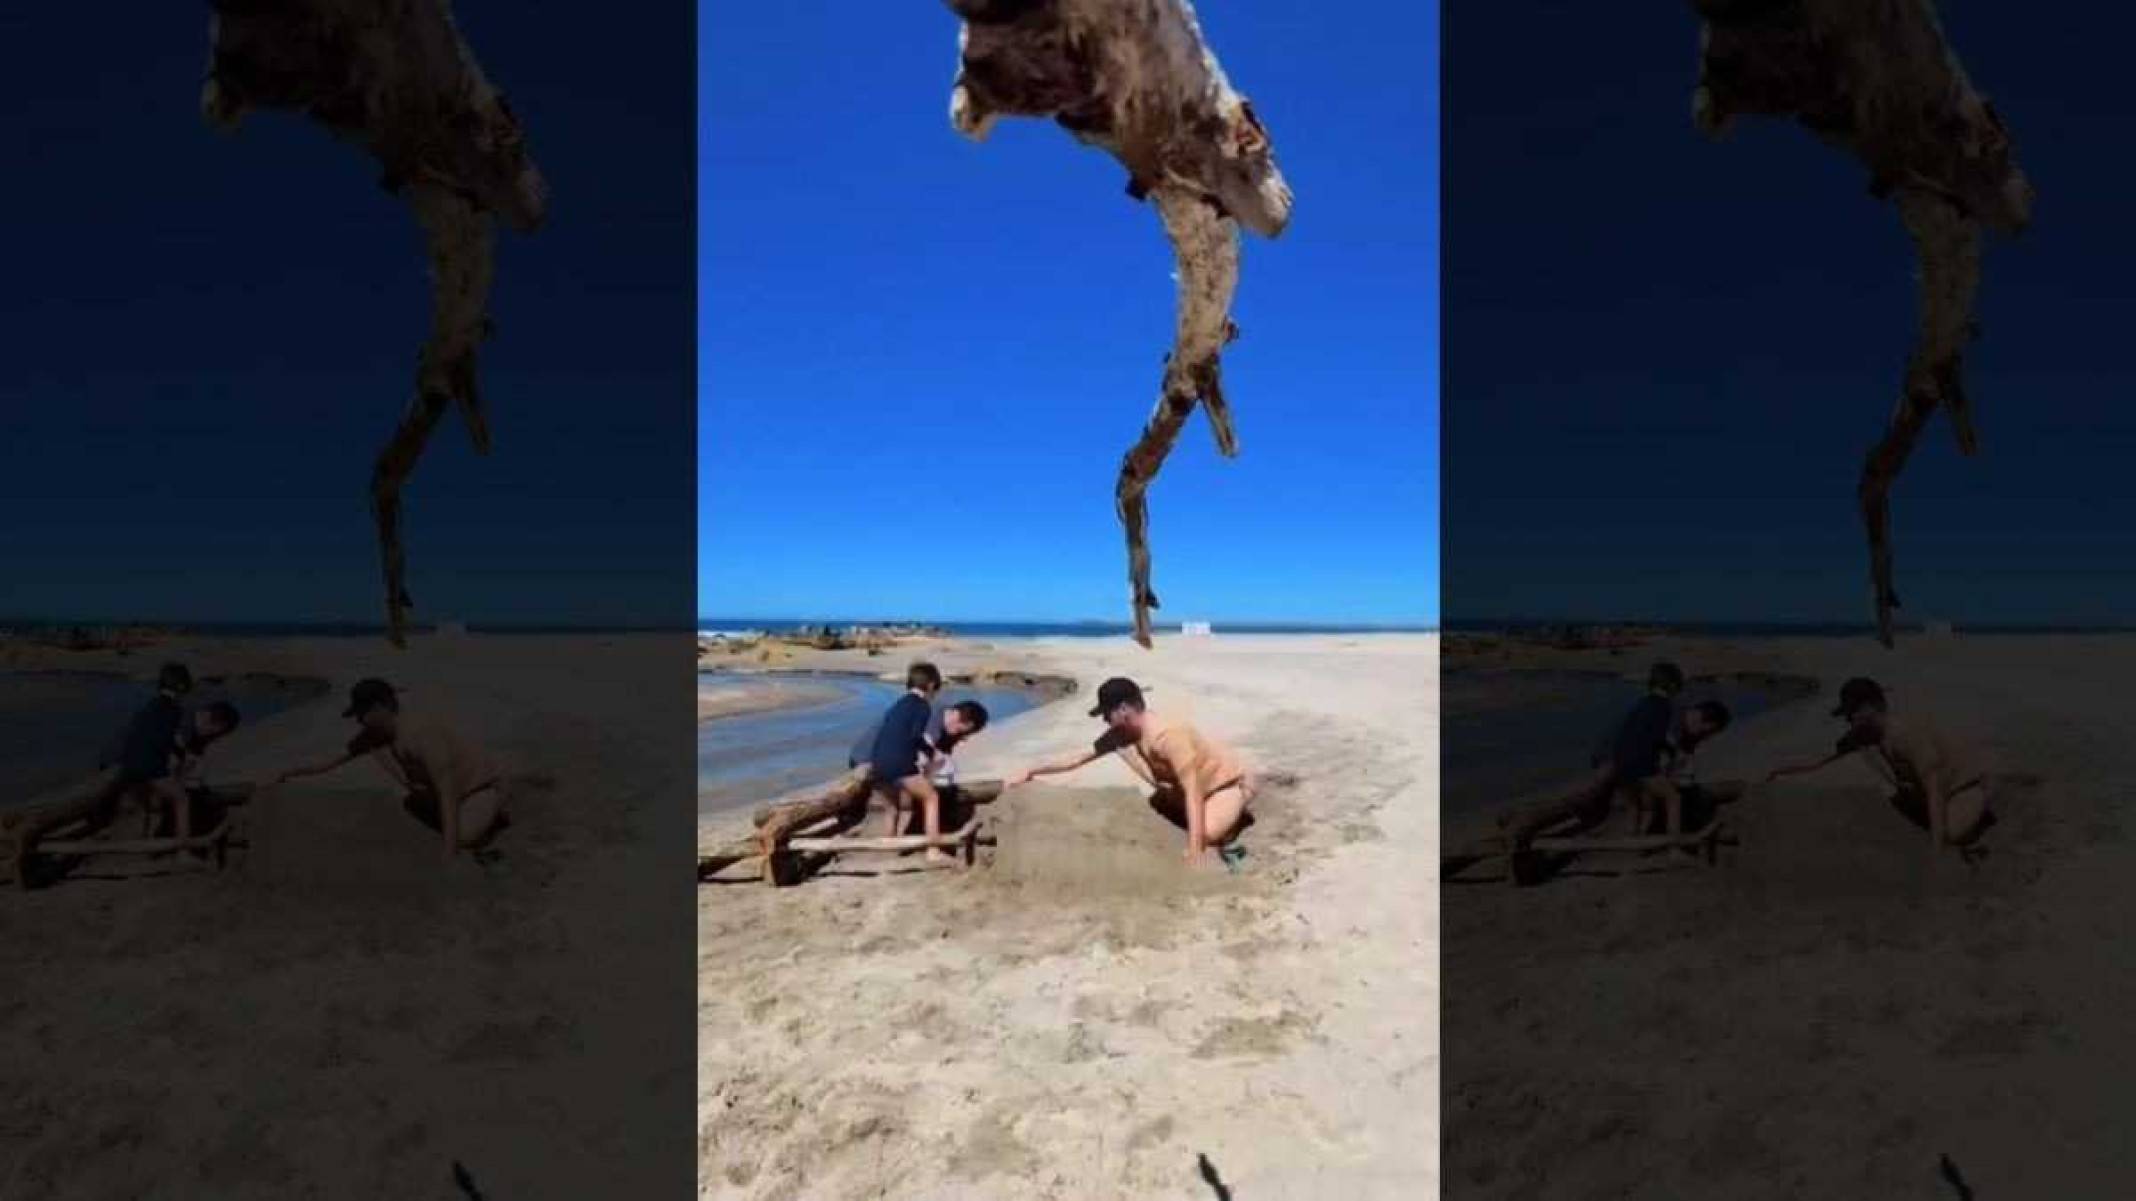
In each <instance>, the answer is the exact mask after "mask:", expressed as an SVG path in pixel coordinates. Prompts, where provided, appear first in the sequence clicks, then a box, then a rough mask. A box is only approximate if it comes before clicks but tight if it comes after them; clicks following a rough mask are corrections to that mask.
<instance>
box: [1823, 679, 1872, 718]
mask: <svg viewBox="0 0 2136 1201" xmlns="http://www.w3.org/2000/svg"><path fill="white" fill-rule="evenodd" d="M1883 703H1884V686H1883V685H1881V684H1879V683H1877V682H1876V681H1875V680H1872V679H1870V678H1869V677H1867V676H1856V677H1854V678H1853V679H1851V680H1848V681H1847V682H1846V683H1845V684H1842V685H1841V686H1840V689H1839V706H1838V707H1837V708H1835V709H1833V710H1832V716H1834V717H1852V716H1854V711H1855V710H1856V709H1860V708H1862V707H1863V706H1865V705H1882V704H1883Z"/></svg>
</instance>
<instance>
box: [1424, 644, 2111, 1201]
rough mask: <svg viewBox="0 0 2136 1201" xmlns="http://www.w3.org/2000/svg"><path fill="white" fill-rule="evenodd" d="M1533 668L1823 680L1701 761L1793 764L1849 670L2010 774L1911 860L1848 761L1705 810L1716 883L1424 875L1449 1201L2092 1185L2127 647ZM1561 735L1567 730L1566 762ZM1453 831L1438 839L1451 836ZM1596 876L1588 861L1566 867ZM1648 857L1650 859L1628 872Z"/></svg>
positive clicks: (1677, 651) (1952, 1193) (1811, 749)
mask: <svg viewBox="0 0 2136 1201" xmlns="http://www.w3.org/2000/svg"><path fill="white" fill-rule="evenodd" d="M1516 658H1517V659H1518V660H1520V661H1522V662H1526V663H1529V664H1533V665H1549V666H1561V667H1582V666H1584V667H1601V666H1607V667H1613V668H1616V669H1618V670H1622V671H1625V672H1628V673H1643V672H1644V671H1645V669H1646V666H1647V664H1648V663H1650V662H1651V661H1652V660H1654V659H1657V658H1673V659H1675V660H1676V661H1677V662H1679V663H1681V664H1683V665H1684V666H1685V667H1686V669H1688V670H1689V671H1691V672H1692V673H1693V674H1694V675H1698V674H1700V673H1704V672H1722V671H1736V670H1748V671H1770V672H1773V673H1776V674H1780V675H1792V676H1807V677H1813V678H1815V679H1817V680H1820V681H1821V682H1822V683H1823V686H1824V690H1825V691H1824V695H1822V696H1819V697H1816V698H1813V699H1812V700H1809V701H1803V702H1797V703H1795V704H1792V705H1788V706H1785V707H1783V708H1780V709H1778V710H1776V711H1774V712H1772V713H1770V714H1768V715H1766V716H1764V717H1761V718H1759V719H1757V720H1754V721H1752V722H1749V723H1746V724H1744V725H1743V726H1741V727H1739V728H1738V729H1736V730H1733V731H1730V732H1729V734H1727V735H1726V736H1724V737H1723V738H1721V739H1720V740H1718V741H1716V742H1715V743H1714V744H1713V745H1712V746H1711V747H1710V748H1709V749H1708V750H1706V751H1704V752H1702V753H1701V755H1700V760H1701V763H1700V774H1701V776H1702V777H1708V778H1715V779H1719V778H1724V777H1728V776H1749V777H1752V778H1762V775H1763V772H1764V770H1765V769H1766V768H1768V767H1770V766H1773V765H1776V764H1778V763H1784V762H1802V761H1806V760H1814V759H1816V758H1818V757H1819V756H1820V755H1821V754H1823V753H1825V752H1828V751H1829V750H1830V749H1831V747H1832V745H1833V742H1834V740H1835V738H1836V737H1837V736H1838V734H1839V732H1840V728H1841V727H1840V725H1839V723H1838V722H1837V720H1836V719H1834V718H1832V717H1830V716H1829V710H1830V708H1831V703H1832V700H1831V697H1832V694H1833V693H1835V692H1836V691H1837V688H1838V686H1839V684H1840V682H1841V681H1842V680H1844V679H1845V678H1846V677H1848V676H1852V675H1856V674H1869V675H1873V676H1876V677H1877V678H1879V679H1880V680H1882V681H1883V682H1884V683H1885V684H1886V685H1887V687H1888V688H1889V690H1890V695H1891V702H1892V705H1893V708H1894V711H1895V712H1897V713H1902V714H1903V713H1906V712H1916V713H1918V712H1927V713H1929V714H1931V715H1932V718H1933V720H1935V721H1937V722H1938V723H1940V724H1941V725H1943V726H1944V728H1945V729H1946V730H1947V731H1949V732H1950V733H1951V734H1952V735H1953V736H1954V737H1958V738H1962V739H1964V740H1965V741H1966V743H1967V745H1969V746H1970V747H1971V748H1973V749H1974V751H1975V752H1976V753H1978V754H1979V755H1980V756H1981V757H1982V758H1983V759H1984V760H1986V762H1987V763H1988V765H1989V766H1990V767H1991V768H1992V769H1993V770H1996V771H1999V772H2001V773H2003V774H2004V775H2005V776H2007V777H2008V778H2009V780H2010V784H2009V786H2008V788H2007V790H2006V793H2005V795H2004V797H2003V799H2002V801H2001V803H2000V805H1999V808H2000V811H2001V819H2002V820H2001V824H1999V825H1998V826H1997V827H1996V828H1995V829H1994V830H1993V831H1992V832H1991V833H1990V835H1989V837H1988V841H1987V845H1988V847H1989V848H1990V850H1989V854H1988V856H1987V857H1986V859H1985V860H1984V861H1982V862H1981V863H1980V864H1979V865H1978V866H1977V867H1973V868H1969V867H1967V866H1966V865H1965V864H1963V863H1962V862H1960V861H1959V859H1958V858H1957V857H1956V856H1955V855H1950V854H1945V855H1943V856H1939V857H1935V858H1934V859H1932V858H1931V855H1930V851H1929V846H1928V837H1927V835H1926V834H1925V833H1923V832H1922V831H1920V830H1919V829H1918V828H1916V827H1914V826H1912V825H1910V824H1908V823H1907V822H1906V821H1905V820H1904V819H1902V818H1901V817H1899V816H1898V815H1897V814H1896V813H1895V812H1894V811H1893V810H1892V809H1891V807H1890V806H1889V805H1888V804H1887V802H1886V800H1885V791H1886V790H1885V789H1884V788H1883V787H1881V786H1880V782H1879V781H1878V779H1877V778H1876V777H1875V776H1874V775H1873V774H1872V773H1871V772H1870V771H1869V770H1868V769H1867V767H1866V766H1864V765H1860V764H1855V763H1848V764H1844V765H1840V766H1835V767H1833V768H1830V769H1828V770H1827V772H1826V773H1824V774H1823V775H1819V776H1810V777H1804V778H1800V779H1797V780H1790V781H1783V782H1782V783H1780V784H1778V785H1776V786H1773V787H1771V788H1768V789H1764V790H1761V791H1760V792H1759V793H1757V794H1755V795H1753V796H1752V797H1751V798H1750V799H1748V800H1746V801H1744V802H1742V803H1740V804H1738V805H1736V806H1734V807H1732V808H1731V810H1730V811H1729V814H1728V817H1727V820H1728V821H1729V822H1730V824H1731V825H1732V826H1733V827H1734V828H1735V829H1736V830H1737V831H1738V832H1739V833H1740V835H1741V837H1742V842H1743V845H1742V846H1741V847H1739V848H1736V849H1734V850H1733V851H1724V852H1723V855H1724V865H1723V867H1722V868H1721V869H1720V870H1717V871H1706V870H1704V869H1701V868H1691V869H1688V870H1674V871H1667V872H1658V873H1655V874H1639V875H1623V876H1616V877H1608V876H1602V875H1595V874H1583V875H1578V876H1565V877H1561V878H1559V879H1557V880H1554V881H1552V882H1550V883H1548V884H1546V885H1544V886H1541V887H1536V888H1528V889H1513V888H1509V887H1507V886H1506V885H1504V884H1502V883H1482V884H1474V885H1456V884H1449V885H1448V886H1447V887H1446V890H1445V892H1444V894H1443V904H1444V931H1443V933H1444V939H1445V942H1444V955H1443V959H1442V973H1443V978H1442V987H1443V992H1442V996H1443V1011H1442V1012H1443V1027H1442V1038H1443V1045H1444V1047H1445V1086H1446V1109H1445V1114H1444V1118H1445V1122H1446V1133H1447V1142H1446V1147H1447V1159H1446V1163H1445V1173H1446V1190H1447V1192H1446V1195H1447V1196H1449V1197H1456V1196H1458V1197H1491V1198H1528V1197H1580V1198H1585V1197H1700V1198H1772V1199H1775V1201H1778V1199H1781V1198H1790V1199H1792V1198H1802V1197H1888V1198H1900V1197H1918V1198H1922V1199H1924V1201H1928V1199H1931V1198H1938V1199H1941V1198H1949V1199H1955V1198H1959V1197H1961V1196H1968V1195H1972V1194H1967V1193H1963V1192H1961V1191H1959V1190H1958V1189H1957V1188H1956V1187H1955V1186H1954V1185H1952V1184H1951V1183H1950V1181H1949V1180H1948V1179H1947V1178H1946V1177H1945V1176H1944V1174H1943V1168H1942V1166H1941V1162H1942V1157H1944V1156H1948V1157H1949V1161H1950V1164H1951V1166H1952V1168H1953V1170H1954V1171H1955V1172H1956V1174H1957V1176H1958V1178H1959V1179H1961V1180H1963V1181H1964V1182H1965V1184H1966V1185H1967V1186H1969V1187H1970V1188H1971V1189H1972V1190H1974V1192H1975V1193H1977V1195H1978V1196H1980V1197H1983V1198H1996V1197H2103V1196H2118V1195H2122V1194H2124V1193H2125V1192H2126V1191H2127V1187H2128V1185H2129V1183H2130V1182H2131V1181H2136V1146H2132V1144H2131V1143H2130V1142H2129V1141H2128V1140H2127V1139H2126V1137H2125V1134H2124V1132H2123V1131H2122V1130H2121V1127H2120V1115H2121V1114H2122V1113H2123V1112H2124V1110H2125V1102H2126V1100H2127V1098H2128V1097H2129V1095H2130V1085H2129V1080H2130V1079H2131V1068H2132V1067H2136V1036H2132V1035H2131V1033H2130V1026H2129V1022H2128V1016H2127V1015H2128V1013H2129V1011H2130V1007H2131V1003H2132V1002H2136V961H2132V960H2131V958H2130V956H2129V954H2128V947H2129V945H2130V937H2129V936H2130V934H2131V922H2130V919H2129V917H2128V913H2129V907H2128V904H2127V893H2128V884H2127V881H2128V879H2129V875H2128V872H2129V869H2130V867H2131V852H2130V843H2129V841H2128V839H2129V826H2128V820H2129V819H2128V813H2129V811H2130V802H2131V800H2132V799H2136V798H2132V794H2131V783H2130V782H2131V781H2136V740H2131V739H2130V738H2129V737H2128V734H2127V729H2128V722H2127V719H2126V717H2125V716H2124V715H2123V713H2122V712H2121V710H2122V708H2123V706H2122V705H2121V704H2120V697H2121V695H2122V689H2123V685H2124V683H2125V681H2126V680H2128V679H2129V678H2130V674H2131V670H2130V669H2131V668H2132V667H2136V639H2129V638H2076V637H2069V638H2054V639H2048V638H2041V637H1987V636H1982V637H1966V638H1959V639H1955V640H1949V639H1946V640H1937V639H1929V638H1922V637H1915V638H1912V639H1908V640H1906V641H1902V642H1901V643H1900V645H1899V648H1898V649H1897V650H1896V651H1895V652H1893V651H1886V650H1884V649H1883V648H1881V647H1878V646H1876V645H1875V644H1874V643H1873V642H1871V641H1869V640H1867V639H1826V640H1810V639H1801V640H1769V641H1758V642H1747V641H1744V642H1726V641H1683V640H1676V641H1664V642H1659V643H1656V644H1654V645H1651V646H1648V647H1644V648H1641V649H1638V650H1634V651H1628V652H1625V653H1624V654H1622V655H1616V656H1612V655H1608V654H1606V653H1587V654H1570V655H1567V654H1558V653H1524V654H1522V655H1519V656H1516ZM1587 749H1588V748H1587V747H1585V746H1575V747H1567V748H1565V752H1566V754H1567V756H1568V760H1569V761H1576V760H1577V759H1578V757H1580V756H1583V755H1584V754H1585V753H1586V750H1587ZM1467 833H1468V832H1467V831H1454V830H1449V831H1448V832H1447V837H1448V840H1449V844H1450V845H1451V844H1454V843H1456V842H1458V841H1459V840H1460V839H1461V838H1462V837H1464V836H1465V835H1466V834H1467ZM1594 866H1595V867H1596V868H1597V869H1599V868H1600V866H1601V865H1599V864H1597V865H1594ZM1648 866H1650V865H1648Z"/></svg>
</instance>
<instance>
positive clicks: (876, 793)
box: [868, 784, 902, 838]
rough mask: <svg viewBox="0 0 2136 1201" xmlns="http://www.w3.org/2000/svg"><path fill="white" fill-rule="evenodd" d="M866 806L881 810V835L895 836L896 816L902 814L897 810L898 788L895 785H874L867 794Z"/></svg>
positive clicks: (886, 836) (885, 836) (897, 823)
mask: <svg viewBox="0 0 2136 1201" xmlns="http://www.w3.org/2000/svg"><path fill="white" fill-rule="evenodd" d="M868 807H869V808H871V809H879V810H881V811H882V815H883V833H882V836H883V837H884V838H892V837H895V836H896V834H897V832H898V831H897V828H898V825H899V824H900V823H899V822H898V818H899V817H900V816H902V814H900V813H899V812H898V810H899V804H898V790H897V787H896V785H894V784H878V785H876V786H875V788H874V790H873V791H872V792H870V793H869V794H868Z"/></svg>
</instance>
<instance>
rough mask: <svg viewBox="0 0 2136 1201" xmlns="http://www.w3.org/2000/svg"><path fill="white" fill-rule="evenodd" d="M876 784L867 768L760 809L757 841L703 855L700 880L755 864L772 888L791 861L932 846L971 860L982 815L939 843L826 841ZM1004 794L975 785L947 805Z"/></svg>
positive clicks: (955, 790)
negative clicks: (961, 852) (960, 849)
mask: <svg viewBox="0 0 2136 1201" xmlns="http://www.w3.org/2000/svg"><path fill="white" fill-rule="evenodd" d="M871 778H872V773H871V772H870V770H869V769H868V768H867V767H866V766H865V765H863V766H861V767H856V768H854V769H852V770H851V771H848V772H847V773H846V774H844V775H842V776H840V777H838V779H836V780H834V781H832V782H831V783H829V784H827V785H824V786H821V787H818V788H809V789H803V790H801V791H799V792H796V793H791V794H788V795H787V796H786V797H784V798H781V799H779V800H776V801H772V802H770V803H768V804H765V805H762V806H759V807H758V808H757V810H756V812H755V813H754V814H753V815H752V818H753V820H754V822H755V825H756V827H757V831H756V833H755V834H754V835H753V836H751V837H748V838H742V839H736V840H733V841H730V842H727V843H725V844H722V845H720V846H717V847H713V848H710V849H706V850H701V851H700V852H699V853H698V856H697V878H698V879H700V880H703V879H706V878H708V877H710V876H713V875H715V874H717V873H719V872H722V871H725V870H726V869H728V868H730V867H735V866H737V865H740V864H744V863H755V864H757V865H758V869H759V871H760V872H761V873H762V878H763V880H764V881H765V882H766V883H767V884H779V883H782V882H783V879H784V877H783V875H782V874H781V872H780V871H779V863H780V861H781V860H782V859H783V858H785V857H787V856H789V855H835V854H843V853H846V852H849V851H873V850H919V849H925V848H926V847H928V846H941V847H954V846H957V845H960V843H961V844H962V845H964V846H965V851H966V855H967V857H969V856H970V853H971V847H972V846H973V845H975V844H976V840H977V834H976V829H977V825H978V821H979V819H978V816H977V814H976V813H974V815H973V816H972V817H971V818H970V820H968V821H967V822H966V823H965V825H964V826H963V827H962V828H960V829H959V830H958V831H957V832H956V833H955V834H944V835H940V836H938V837H937V839H936V840H935V841H933V842H929V841H927V839H926V836H925V835H898V836H891V837H885V838H845V837H825V836H823V834H824V833H825V832H827V831H829V830H832V829H836V828H838V827H840V826H842V825H849V824H851V823H853V822H855V821H857V820H859V818H860V817H861V816H863V815H864V813H865V806H866V804H867V796H868V785H869V781H870V779H871ZM1003 791H1004V789H1003V786H1002V783H1001V781H999V780H974V781H972V782H971V783H968V784H958V785H954V786H951V787H948V788H945V789H944V790H943V798H942V799H943V803H944V805H945V806H946V807H952V806H971V807H973V808H974V809H976V807H978V806H980V805H990V804H992V803H994V802H995V801H997V800H999V799H1000V798H1001V794H1002V792H1003ZM914 839H918V841H913V840H914Z"/></svg>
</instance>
